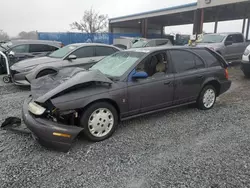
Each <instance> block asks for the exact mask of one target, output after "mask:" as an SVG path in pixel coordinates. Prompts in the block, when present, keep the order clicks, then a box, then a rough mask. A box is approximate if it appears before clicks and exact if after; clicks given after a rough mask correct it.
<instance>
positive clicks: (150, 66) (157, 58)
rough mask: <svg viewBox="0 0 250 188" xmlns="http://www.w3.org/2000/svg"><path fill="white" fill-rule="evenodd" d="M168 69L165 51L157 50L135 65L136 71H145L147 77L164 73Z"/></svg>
mask: <svg viewBox="0 0 250 188" xmlns="http://www.w3.org/2000/svg"><path fill="white" fill-rule="evenodd" d="M167 69H168V62H167V54H166V52H159V53H156V54H154V55H151V56H149V57H147V58H146V59H144V60H143V61H142V62H141V63H139V65H138V66H137V67H136V72H141V71H143V72H146V73H147V74H148V76H149V77H151V76H153V77H154V76H157V75H164V74H165V73H166V71H167Z"/></svg>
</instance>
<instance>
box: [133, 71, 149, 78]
mask: <svg viewBox="0 0 250 188" xmlns="http://www.w3.org/2000/svg"><path fill="white" fill-rule="evenodd" d="M147 77H148V74H147V73H146V72H142V71H141V72H136V73H135V74H133V76H132V78H134V79H138V78H147Z"/></svg>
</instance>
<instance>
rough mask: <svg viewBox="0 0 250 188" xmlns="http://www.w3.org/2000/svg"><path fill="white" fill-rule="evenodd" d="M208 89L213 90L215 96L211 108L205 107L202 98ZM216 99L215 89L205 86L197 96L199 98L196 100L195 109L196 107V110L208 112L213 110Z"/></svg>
mask: <svg viewBox="0 0 250 188" xmlns="http://www.w3.org/2000/svg"><path fill="white" fill-rule="evenodd" d="M209 89H211V90H213V92H214V94H215V96H214V102H213V104H212V106H209V107H206V106H205V104H204V103H203V97H204V94H205V93H206V91H207V90H209ZM216 97H217V92H216V89H215V88H214V86H212V85H206V86H205V87H204V88H203V89H202V90H201V92H200V95H199V97H198V99H197V107H198V109H200V110H209V109H211V108H213V106H214V104H215V102H216Z"/></svg>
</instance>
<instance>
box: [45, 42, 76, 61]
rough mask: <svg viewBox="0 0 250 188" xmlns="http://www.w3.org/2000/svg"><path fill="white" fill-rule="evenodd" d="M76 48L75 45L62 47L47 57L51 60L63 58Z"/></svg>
mask: <svg viewBox="0 0 250 188" xmlns="http://www.w3.org/2000/svg"><path fill="white" fill-rule="evenodd" d="M77 47H78V46H77V45H67V46H64V47H63V48H59V49H58V50H56V51H54V52H52V53H51V54H50V55H49V57H52V58H63V57H65V56H66V55H67V54H68V53H70V52H72V51H74V50H75V49H76V48H77Z"/></svg>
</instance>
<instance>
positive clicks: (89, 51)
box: [71, 47, 94, 58]
mask: <svg viewBox="0 0 250 188" xmlns="http://www.w3.org/2000/svg"><path fill="white" fill-rule="evenodd" d="M71 55H75V56H76V57H77V58H85V57H94V47H82V48H79V49H77V50H76V51H74V52H73V53H72V54H71Z"/></svg>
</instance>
